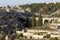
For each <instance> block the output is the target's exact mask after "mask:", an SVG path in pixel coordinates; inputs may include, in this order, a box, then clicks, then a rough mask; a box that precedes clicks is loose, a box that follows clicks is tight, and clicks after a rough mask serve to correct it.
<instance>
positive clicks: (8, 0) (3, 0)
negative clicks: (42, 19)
mask: <svg viewBox="0 0 60 40" xmlns="http://www.w3.org/2000/svg"><path fill="white" fill-rule="evenodd" d="M54 1H56V2H60V0H0V6H7V5H10V6H16V5H23V4H31V3H44V2H54Z"/></svg>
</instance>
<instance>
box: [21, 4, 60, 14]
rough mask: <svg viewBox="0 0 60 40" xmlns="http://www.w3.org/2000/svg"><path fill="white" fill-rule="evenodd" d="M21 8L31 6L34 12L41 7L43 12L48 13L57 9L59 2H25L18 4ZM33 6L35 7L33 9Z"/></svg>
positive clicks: (59, 5)
mask: <svg viewBox="0 0 60 40" xmlns="http://www.w3.org/2000/svg"><path fill="white" fill-rule="evenodd" d="M20 7H22V8H23V9H26V8H32V9H33V10H34V11H35V12H39V11H41V8H42V9H43V12H42V13H44V14H50V13H52V12H55V11H56V10H57V9H60V3H56V4H54V3H49V4H46V3H33V4H30V5H29V4H26V5H20ZM34 8H35V9H34Z"/></svg>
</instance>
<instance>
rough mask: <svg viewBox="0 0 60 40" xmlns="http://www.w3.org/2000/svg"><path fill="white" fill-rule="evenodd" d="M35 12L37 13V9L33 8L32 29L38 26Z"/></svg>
mask: <svg viewBox="0 0 60 40" xmlns="http://www.w3.org/2000/svg"><path fill="white" fill-rule="evenodd" d="M34 12H35V8H34V7H32V8H31V13H32V27H35V26H36V20H35V14H34Z"/></svg>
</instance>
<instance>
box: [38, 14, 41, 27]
mask: <svg viewBox="0 0 60 40" xmlns="http://www.w3.org/2000/svg"><path fill="white" fill-rule="evenodd" d="M38 18H39V20H38V26H42V16H41V13H40V15H39V17H38Z"/></svg>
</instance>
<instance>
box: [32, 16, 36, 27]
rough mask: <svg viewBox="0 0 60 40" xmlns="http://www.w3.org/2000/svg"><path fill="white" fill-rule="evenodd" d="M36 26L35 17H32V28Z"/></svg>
mask: <svg viewBox="0 0 60 40" xmlns="http://www.w3.org/2000/svg"><path fill="white" fill-rule="evenodd" d="M35 26H36V20H35V16H34V15H33V18H32V27H35Z"/></svg>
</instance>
